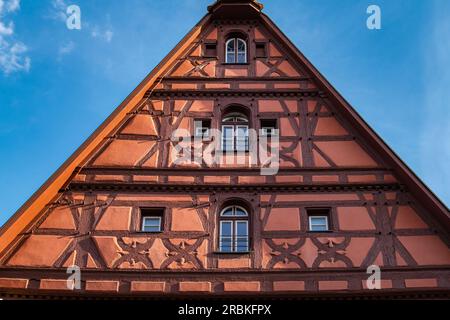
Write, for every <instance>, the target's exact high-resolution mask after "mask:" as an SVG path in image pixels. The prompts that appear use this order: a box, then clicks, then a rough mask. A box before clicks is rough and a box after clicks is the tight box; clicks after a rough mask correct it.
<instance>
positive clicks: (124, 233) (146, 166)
mask: <svg viewBox="0 0 450 320" xmlns="http://www.w3.org/2000/svg"><path fill="white" fill-rule="evenodd" d="M236 6H239V10H237V11H236ZM230 7H231V8H232V9H231V10H230ZM261 9H262V6H261V5H260V4H258V3H257V2H255V1H218V2H217V3H216V4H215V5H214V6H211V7H210V8H209V13H208V14H207V16H205V18H203V19H202V21H201V22H200V23H199V25H197V27H196V28H197V29H195V32H196V33H195V34H194V35H192V32H191V38H190V39H189V40H187V39H184V40H183V41H182V43H181V44H180V45H179V46H177V48H178V51H176V52H172V53H171V54H170V56H172V57H173V59H172V62H170V59H167V58H166V59H165V61H164V64H163V65H162V66H160V67H158V68H159V69H161V70H162V71H161V74H162V75H161V76H158V77H155V79H154V81H153V82H151V83H149V85H148V90H146V91H145V94H144V95H143V96H142V98H141V99H140V100H138V101H137V102H136V103H134V104H133V106H131V107H130V108H131V111H130V112H127V113H126V114H125V115H123V116H122V117H121V118H120V117H119V116H117V115H116V117H118V118H120V119H118V120H117V122H116V125H115V126H114V127H113V129H112V130H110V131H109V133H108V134H107V136H106V138H105V139H103V140H101V142H99V143H97V144H96V145H95V147H94V148H92V152H90V153H89V154H88V156H86V157H84V158H83V160H82V161H80V162H79V163H78V164H77V166H76V169H74V170H73V171H72V172H71V174H70V178H68V179H67V180H66V181H65V183H64V186H63V187H61V188H60V189H59V190H57V192H56V193H55V194H54V196H53V197H51V199H47V200H48V201H45V206H43V208H42V209H41V210H37V211H34V212H31V211H32V210H30V212H31V213H30V214H29V215H30V217H31V215H32V217H31V218H29V220H28V222H27V223H26V224H24V227H23V228H22V229H21V231H22V232H21V233H20V234H19V233H18V234H17V235H16V236H14V237H11V239H9V240H8V241H7V242H8V243H7V245H5V246H3V247H2V251H1V254H0V295H6V296H8V295H10V294H32V295H37V296H49V295H51V296H61V295H73V296H80V295H81V296H91V295H100V296H133V295H140V296H142V295H145V296H161V295H162V296H164V295H166V296H177V295H181V296H183V295H184V294H189V295H192V294H199V295H200V294H208V295H212V296H222V295H225V296H226V295H239V294H245V295H248V294H249V293H250V294H252V295H255V296H259V295H261V296H272V295H275V296H276V295H295V296H302V295H307V296H320V295H322V294H334V295H336V296H357V295H373V294H407V293H409V292H411V293H415V292H425V293H430V292H441V291H443V292H448V290H449V288H450V282H449V281H450V280H449V279H450V269H449V268H450V250H449V237H448V236H449V232H448V230H449V228H448V227H449V212H448V210H447V209H446V208H445V206H443V205H442V204H441V203H440V202H439V200H437V199H436V198H435V197H434V195H432V194H431V193H429V191H427V190H426V187H424V186H423V185H421V183H420V182H417V183H416V184H414V183H413V182H415V180H414V179H415V178H414V177H412V178H411V177H410V176H411V175H412V174H411V173H410V171H409V170H408V169H407V168H406V169H403V168H402V167H401V165H399V164H398V163H397V162H396V161H397V160H396V158H394V157H395V156H390V154H389V153H388V151H389V150H388V151H386V148H385V146H384V145H383V144H382V142H378V144H377V141H378V140H376V139H378V138H377V137H374V134H373V133H372V132H371V131H370V128H364V126H363V125H362V124H361V121H360V118H357V116H355V115H353V116H352V114H351V113H352V112H354V110H351V109H350V111H346V110H347V109H345V110H344V108H343V107H342V105H343V102H342V101H341V98H340V97H339V96H338V95H337V93H335V92H334V91H333V90H332V89H330V88H329V87H328V86H329V84H328V83H327V82H326V80H324V79H322V77H321V76H320V74H319V73H318V72H317V70H315V69H314V68H313V67H312V66H311V65H310V64H309V62H307V60H306V59H305V58H304V57H303V56H301V54H300V53H299V52H298V51H295V50H296V49H295V48H294V49H295V50H294V49H293V47H292V45H291V44H290V43H289V42H288V40H287V39H286V38H285V37H284V35H283V34H282V33H281V32H280V31H279V30H278V29H277V27H276V26H275V25H274V24H273V23H272V22H271V21H270V20H269V19H268V18H267V17H266V16H265V15H264V14H263V13H261ZM232 33H239V34H240V35H242V37H243V38H244V39H245V41H246V43H247V61H248V62H247V63H245V64H226V63H225V62H224V61H225V57H224V55H225V42H226V40H227V39H228V37H229V35H230V34H232ZM207 44H210V45H212V46H213V47H215V48H216V49H215V50H216V51H215V54H214V55H212V56H210V55H206V45H207ZM258 45H259V46H260V47H261V46H262V47H263V48H264V54H263V55H261V53H260V52H257V46H258ZM230 105H240V106H243V107H245V108H246V110H248V117H249V125H250V127H252V128H254V129H260V119H276V121H277V122H278V125H279V128H280V170H279V172H278V174H277V175H275V176H262V175H260V170H259V169H260V164H256V165H252V166H248V165H238V164H234V163H231V164H226V165H220V164H219V165H212V166H208V165H206V164H197V165H196V164H185V165H183V164H175V163H174V161H173V159H172V158H171V156H170V151H171V149H172V148H174V147H175V145H174V143H172V142H171V141H170V135H171V133H172V132H173V131H174V130H175V129H180V128H182V129H186V130H188V131H189V132H190V133H192V134H194V133H193V131H194V119H210V121H211V128H215V129H220V127H221V119H222V116H223V113H224V112H225V110H226V108H227V107H228V106H230ZM358 119H359V120H358ZM119 120H120V121H119ZM208 143H209V142H203V148H206V147H207V146H208ZM393 159H394V160H393ZM405 172H406V173H405ZM408 179H409V180H408ZM54 183H55V184H56V182H54ZM421 188H424V190H421ZM427 192H428V193H427ZM229 199H239V201H241V202H242V203H245V205H246V208H247V210H248V212H249V215H250V217H249V220H250V230H249V237H250V250H249V252H246V253H220V252H219V250H218V233H219V230H218V215H219V213H220V211H221V209H222V208H223V205H224V203H226V202H227V201H229ZM34 201H38V200H34ZM28 206H29V204H28ZM142 208H163V209H164V214H163V217H162V219H163V224H162V225H163V231H162V232H161V233H156V234H151V233H144V232H141V210H142ZM310 208H327V209H329V212H330V215H329V220H330V231H327V232H310V231H309V221H308V215H307V210H308V209H310ZM24 210H25V209H24ZM24 212H25V211H24ZM18 214H19V213H18ZM24 214H25V213H23V212H20V214H19V215H24ZM16 220H17V221H19V220H20V219H18V218H17V217H15V218H13V219H12V220H11V221H10V222H9V223H8V224H7V225H6V226H5V227H4V228H3V229H2V237H4V239H6V237H7V232H6V230H12V229H13V226H14V223H16V222H15V221H16ZM5 242H6V240H5ZM72 265H77V266H79V267H80V268H81V279H82V282H81V289H80V290H73V291H71V290H68V288H67V286H66V279H67V274H66V268H67V267H69V266H72ZM370 265H379V266H380V267H381V270H382V275H381V277H382V286H381V287H382V289H380V290H375V291H374V290H368V288H367V284H366V281H365V280H366V279H367V278H368V275H367V273H366V269H367V267H368V266H370Z"/></svg>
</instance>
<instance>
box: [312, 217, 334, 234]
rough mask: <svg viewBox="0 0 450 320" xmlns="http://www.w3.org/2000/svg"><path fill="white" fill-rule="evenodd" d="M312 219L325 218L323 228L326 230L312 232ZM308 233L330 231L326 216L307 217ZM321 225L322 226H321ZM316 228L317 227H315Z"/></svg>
mask: <svg viewBox="0 0 450 320" xmlns="http://www.w3.org/2000/svg"><path fill="white" fill-rule="evenodd" d="M313 218H325V227H326V230H313V229H312V227H313V224H312V219H313ZM308 220H309V231H312V232H325V231H330V224H329V222H328V216H326V215H310V216H309V219H308ZM321 225H322V224H321ZM316 226H317V225H316Z"/></svg>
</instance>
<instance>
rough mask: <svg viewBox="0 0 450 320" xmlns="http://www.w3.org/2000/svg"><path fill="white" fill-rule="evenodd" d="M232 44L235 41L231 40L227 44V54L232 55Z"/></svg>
mask: <svg viewBox="0 0 450 320" xmlns="http://www.w3.org/2000/svg"><path fill="white" fill-rule="evenodd" d="M234 44H235V40H234V39H231V40H229V41H228V42H227V52H233V53H234Z"/></svg>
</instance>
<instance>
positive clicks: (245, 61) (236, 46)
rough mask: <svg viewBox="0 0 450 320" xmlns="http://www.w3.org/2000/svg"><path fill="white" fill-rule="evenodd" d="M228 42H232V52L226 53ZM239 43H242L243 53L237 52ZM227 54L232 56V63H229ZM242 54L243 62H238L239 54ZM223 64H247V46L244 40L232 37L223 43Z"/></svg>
mask: <svg viewBox="0 0 450 320" xmlns="http://www.w3.org/2000/svg"><path fill="white" fill-rule="evenodd" d="M230 42H233V52H232V53H231V51H228V44H229V43H230ZM239 42H242V43H243V44H244V51H243V52H242V51H240V50H239V45H238V44H239ZM228 53H230V54H233V57H234V58H233V61H229V59H228ZM242 53H244V58H245V59H244V61H243V62H242V61H241V62H239V54H242ZM225 64H238V65H239V64H248V45H247V41H246V40H245V39H244V38H241V37H239V36H234V37H231V38H229V39H228V40H227V41H226V42H225Z"/></svg>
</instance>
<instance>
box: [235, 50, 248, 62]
mask: <svg viewBox="0 0 450 320" xmlns="http://www.w3.org/2000/svg"><path fill="white" fill-rule="evenodd" d="M246 62H247V54H246V53H240V52H239V53H238V58H237V63H246Z"/></svg>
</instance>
